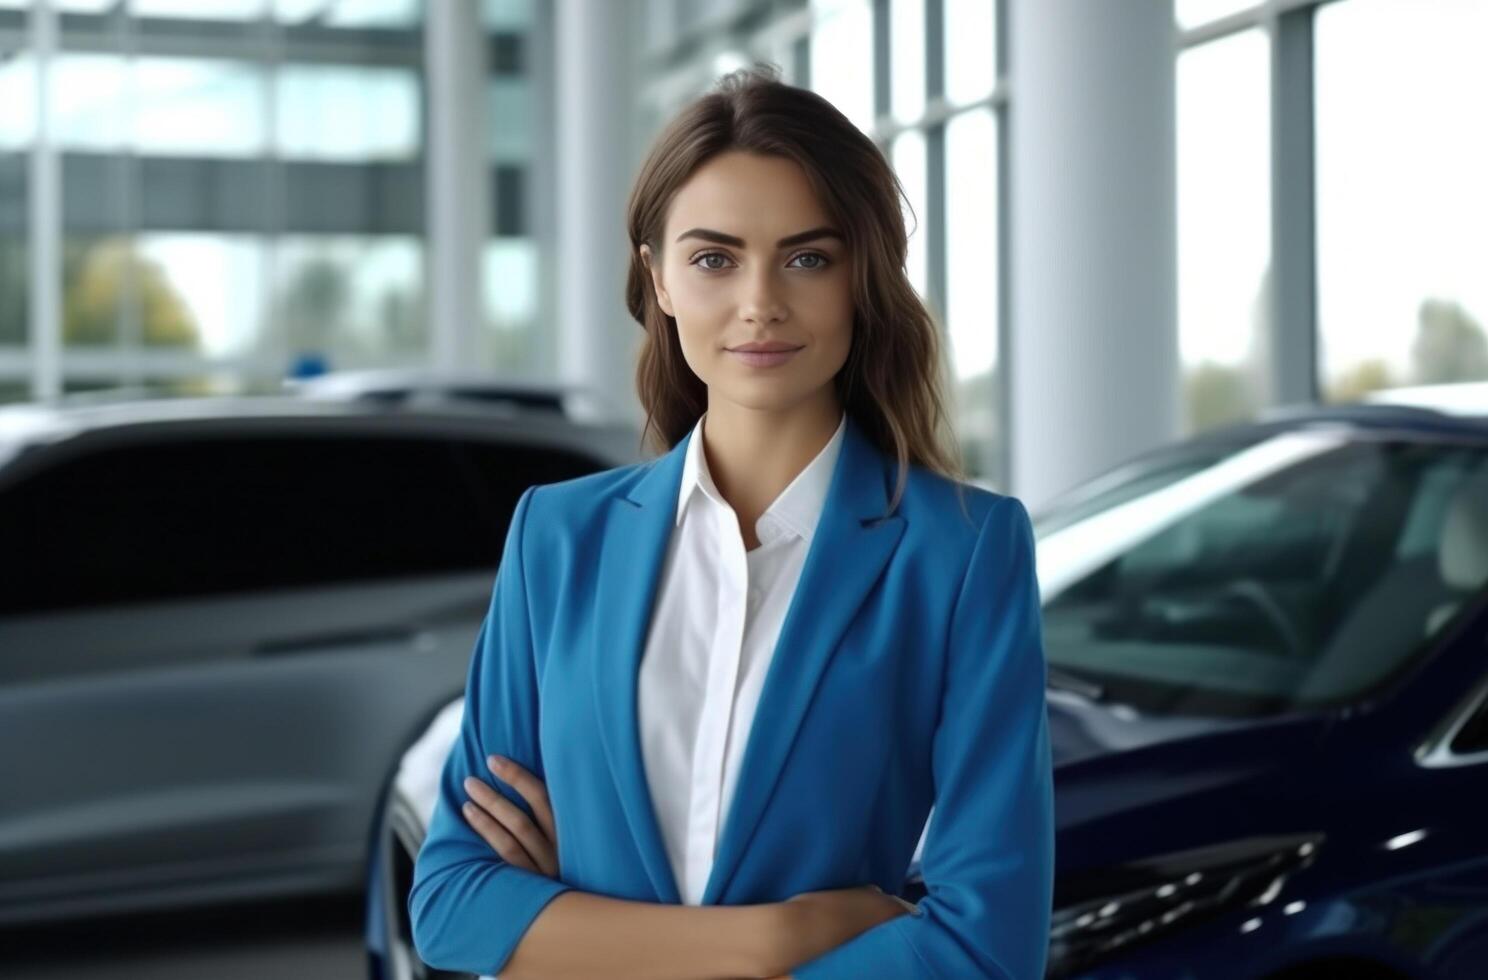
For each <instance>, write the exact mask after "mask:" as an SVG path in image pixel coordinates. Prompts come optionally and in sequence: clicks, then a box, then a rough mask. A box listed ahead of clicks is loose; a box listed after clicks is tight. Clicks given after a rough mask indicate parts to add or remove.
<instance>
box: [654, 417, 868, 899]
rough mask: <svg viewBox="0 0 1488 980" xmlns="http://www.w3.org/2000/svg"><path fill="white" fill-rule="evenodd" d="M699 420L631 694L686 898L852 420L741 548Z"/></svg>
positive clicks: (697, 887) (709, 863)
mask: <svg viewBox="0 0 1488 980" xmlns="http://www.w3.org/2000/svg"><path fill="white" fill-rule="evenodd" d="M706 418H707V414H706V413H704V415H703V417H702V418H700V419H698V422H697V425H696V426H694V427H693V430H692V437H691V441H690V442H689V444H688V446H687V457H686V461H685V462H684V464H683V468H682V484H681V488H680V490H679V492H678V500H677V519H676V525H675V529H674V530H673V532H672V537H671V541H670V543H669V544H668V546H667V554H666V558H665V561H664V563H663V566H662V570H661V580H660V582H659V583H658V586H657V598H656V604H655V607H654V610H653V613H652V617H651V623H650V626H649V632H648V634H647V639H646V649H645V651H644V652H643V655H642V657H641V668H640V677H639V681H638V693H637V710H638V713H639V721H640V737H641V752H642V756H643V758H644V764H645V770H646V777H647V782H648V784H649V786H650V790H651V800H652V803H653V805H654V807H655V810H656V816H657V820H658V822H659V824H660V828H661V834H662V838H663V840H664V841H665V843H666V849H667V857H668V859H669V860H670V861H671V865H672V873H673V875H674V876H675V878H676V881H677V888H678V890H679V891H680V893H681V897H682V902H683V904H686V905H699V904H701V902H702V897H703V890H704V888H705V886H706V885H707V883H708V874H709V872H710V871H711V870H712V868H713V855H714V853H715V851H716V850H717V845H718V838H719V835H720V834H721V833H722V831H723V822H724V820H725V819H726V817H727V814H728V811H729V803H730V801H731V800H732V799H733V795H734V785H735V782H736V780H737V778H738V774H739V763H740V762H741V761H742V759H743V756H744V748H745V746H746V744H747V743H748V739H749V729H750V726H751V724H752V723H753V721H754V712H755V708H756V707H757V706H758V704H759V696H760V690H761V688H762V687H763V686H764V681H765V675H766V672H767V671H768V670H769V669H770V661H771V660H772V659H773V657H774V655H775V644H776V641H777V639H778V638H779V635H780V627H781V625H782V623H784V621H785V613H786V610H787V609H788V608H789V606H790V600H791V596H792V595H793V594H794V593H795V590H796V582H797V581H798V580H799V579H800V577H801V567H802V565H803V564H804V563H805V560H806V552H807V550H808V548H809V547H810V545H811V538H812V535H813V534H814V533H815V531H816V525H817V520H818V518H819V517H820V516H821V510H822V506H823V504H824V503H825V501H826V497H827V486H828V484H829V483H830V482H831V478H832V471H833V469H834V468H835V465H836V462H837V455H838V452H839V451H840V450H841V447H842V436H843V431H844V430H845V429H846V426H847V415H846V414H844V415H843V416H842V421H840V422H839V423H838V424H837V431H836V432H835V433H834V434H833V435H832V438H831V439H830V440H828V442H827V444H826V445H825V446H824V447H822V450H821V452H819V453H817V455H816V458H815V459H813V460H812V461H811V462H810V463H808V464H806V467H805V469H803V470H802V471H801V472H800V473H798V474H797V475H796V477H795V479H794V480H792V481H791V483H790V485H789V486H787V487H786V488H785V489H784V490H782V491H781V492H780V495H779V496H778V497H776V498H775V500H774V502H773V503H771V504H770V506H769V508H768V509H766V510H765V512H764V513H763V514H762V515H760V518H759V520H758V521H757V522H756V523H755V536H756V537H758V539H759V542H760V544H759V546H758V547H757V548H755V549H754V550H753V551H746V550H745V548H744V536H743V533H742V531H741V530H740V527H739V518H738V515H737V514H736V513H735V512H734V510H733V508H732V507H730V506H729V504H728V502H727V501H725V500H724V498H723V495H722V494H721V493H719V492H718V488H717V486H716V485H715V484H714V483H713V478H712V476H711V475H710V474H709V473H708V460H707V456H706V454H704V452H703V422H704V421H705V419H706ZM786 655H789V652H788V651H787V654H786Z"/></svg>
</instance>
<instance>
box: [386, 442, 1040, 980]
mask: <svg viewBox="0 0 1488 980" xmlns="http://www.w3.org/2000/svg"><path fill="white" fill-rule="evenodd" d="M689 438H691V435H689V436H688V437H686V438H684V439H683V440H681V441H680V442H679V443H678V444H677V445H676V446H675V447H674V448H673V449H671V450H670V451H669V452H667V453H666V454H665V455H663V456H661V457H659V458H658V459H655V460H651V461H648V462H643V463H636V464H632V465H629V466H623V467H617V468H614V469H610V470H605V471H603V472H599V473H592V474H589V475H586V476H583V477H579V478H576V479H571V480H565V481H562V482H559V483H552V484H546V485H541V486H535V487H531V488H529V489H528V490H526V491H525V492H524V493H523V494H522V496H521V498H520V500H519V502H518V504H517V506H516V510H515V513H514V515H513V517H512V522H511V525H510V528H509V529H508V531H507V534H506V541H505V551H504V553H503V556H502V558H501V562H500V565H499V567H498V570H497V574H496V580H495V585H494V588H493V591H492V596H491V604H490V608H489V610H488V611H487V613H486V617H485V620H484V622H483V624H482V625H481V628H480V632H479V634H478V636H477V639H476V643H475V650H474V654H473V656H472V658H471V663H470V669H469V675H468V678H467V687H466V695H465V712H464V718H463V721H462V722H461V725H460V733H459V737H458V740H457V741H456V743H455V745H454V747H453V749H452V750H451V752H450V755H449V757H448V758H447V760H446V762H445V764H444V768H443V771H442V774H441V777H440V781H439V799H438V802H437V804H436V806H435V809H434V814H433V818H432V821H431V823H430V826H429V831H428V836H427V837H426V838H425V840H424V843H423V846H422V848H421V849H420V851H419V853H418V857H417V860H416V862H415V866H414V874H413V886H412V889H411V891H410V893H409V898H408V910H409V914H410V916H411V919H412V930H413V938H414V945H415V948H416V949H417V951H418V953H419V955H420V956H421V957H422V958H423V959H424V960H425V961H426V962H427V963H428V964H429V965H431V966H434V967H439V968H443V969H447V970H463V971H468V972H471V973H485V974H496V973H498V972H499V971H500V970H501V968H502V967H503V966H504V965H505V964H506V962H507V960H508V958H509V957H510V956H511V954H512V952H513V951H514V950H515V949H516V946H517V943H518V941H519V940H520V939H521V937H522V935H523V933H524V932H525V931H526V930H527V928H528V926H529V925H530V924H531V923H532V921H533V919H535V918H536V917H537V915H538V913H539V912H541V911H542V909H543V906H545V905H546V904H547V903H548V902H549V901H550V900H552V899H553V898H554V897H555V896H557V895H558V894H560V893H562V892H564V891H567V890H569V889H580V890H583V891H588V892H594V893H596V894H601V895H607V896H610V897H614V898H623V899H631V900H637V901H647V902H665V903H672V904H679V903H680V901H681V899H680V897H679V892H678V890H677V884H676V882H675V880H674V879H673V877H672V872H671V867H670V864H669V862H668V860H667V855H666V850H665V847H664V846H663V843H662V837H661V832H660V830H659V826H658V824H657V820H656V816H655V812H654V810H653V809H652V802H651V796H650V791H649V788H648V784H647V781H646V775H645V771H644V769H643V765H642V756H641V745H640V737H639V734H638V730H637V727H636V726H637V722H636V710H637V709H636V689H637V686H636V682H637V672H638V669H639V665H640V659H641V654H642V651H643V648H644V644H645V639H646V635H647V629H648V626H649V621H650V611H651V608H652V604H653V601H654V599H655V597H656V592H657V585H658V581H659V578H660V573H661V569H662V560H663V558H664V557H665V554H666V548H667V543H668V540H669V538H670V536H671V534H672V531H673V519H674V516H675V513H676V505H677V494H678V489H679V486H680V481H681V477H682V462H683V459H684V455H685V453H686V451H687V440H688V439H689ZM895 469H896V465H895V461H894V460H893V458H892V457H891V456H890V455H889V454H887V453H885V452H883V451H881V450H880V449H878V448H877V447H876V446H875V445H874V444H873V443H872V442H871V441H870V439H869V438H868V436H867V434H866V433H865V432H864V431H862V429H861V428H860V426H859V424H858V423H857V422H856V421H855V420H854V419H853V418H852V417H851V416H849V418H848V424H847V427H846V431H845V433H844V438H843V444H842V447H841V451H840V453H839V455H838V459H837V462H836V466H835V469H834V470H833V473H832V478H831V483H830V486H829V488H828V491H827V497H826V503H825V509H824V510H823V513H822V516H821V520H820V523H819V524H818V527H817V530H816V534H815V537H814V538H813V539H812V542H811V546H810V548H809V550H808V552H807V556H806V559H805V564H804V566H803V568H802V570H801V577H800V580H799V584H798V585H797V588H796V591H795V593H794V595H793V597H792V600H791V603H790V606H789V610H788V612H787V614H786V617H785V620H784V623H783V624H782V626H781V633H780V639H779V646H778V647H777V649H778V651H779V653H778V654H777V655H776V656H775V658H774V660H773V661H772V662H771V665H770V668H769V671H768V673H767V675H766V679H765V682H764V688H763V690H762V692H761V696H760V701H759V706H758V708H757V714H756V716H755V720H754V723H753V726H752V728H751V730H750V734H749V740H748V742H747V744H746V748H745V754H744V757H743V759H742V760H741V763H740V775H739V779H738V784H737V789H736V790H735V795H734V798H733V800H732V803H731V806H730V809H729V811H728V813H727V815H726V819H725V820H724V825H723V829H722V835H721V838H720V841H719V845H718V852H717V855H716V857H715V859H714V865H713V869H712V872H711V877H710V878H709V879H708V883H707V887H706V890H705V894H704V896H703V899H702V901H703V904H705V905H707V904H719V905H743V904H754V903H762V902H778V901H783V900H785V899H787V898H790V897H791V896H793V895H797V894H799V893H801V892H807V891H817V890H821V889H829V888H847V887H851V886H855V885H862V884H868V883H872V884H876V885H878V886H879V887H880V888H881V889H883V890H884V891H885V892H888V893H890V894H896V893H898V892H899V891H900V890H901V889H902V888H903V885H904V882H905V878H906V873H907V870H908V867H909V863H910V859H911V857H912V856H913V854H914V850H915V846H916V844H918V843H919V838H920V834H921V831H922V830H925V821H926V817H927V816H928V815H930V811H931V807H932V805H933V806H934V814H933V818H932V819H931V821H930V825H929V829H928V833H927V837H926V840H925V848H924V852H923V854H922V857H921V862H920V870H921V874H922V876H923V878H924V881H925V886H926V889H927V892H928V894H927V895H926V897H925V898H924V899H922V900H921V901H920V903H919V905H918V908H917V912H916V914H913V915H909V914H906V915H901V916H898V917H897V918H895V919H892V920H890V921H888V922H885V923H883V924H880V925H878V926H876V927H874V928H872V929H869V930H867V931H865V932H863V933H861V934H859V935H858V936H856V937H855V938H853V939H852V940H850V941H848V942H846V943H844V944H842V945H840V946H838V947H837V948H836V949H833V950H830V951H828V952H827V953H825V954H823V955H822V956H820V957H818V958H816V959H814V960H812V961H810V962H808V963H805V964H801V965H799V966H797V967H795V968H794V969H793V970H792V973H793V975H794V976H795V977H798V978H800V980H816V978H844V980H846V978H855V980H860V978H864V977H942V978H946V980H972V978H976V977H996V978H1002V980H1036V978H1041V977H1043V975H1044V966H1045V957H1046V953H1047V945H1048V940H1049V925H1050V915H1051V902H1052V897H1053V875H1054V821H1053V761H1052V755H1051V750H1050V743H1049V730H1048V717H1047V711H1046V702H1045V694H1044V683H1045V676H1046V674H1045V662H1044V651H1043V637H1042V624H1041V610H1040V603H1039V590H1038V583H1037V578H1036V574H1035V567H1034V537H1033V529H1032V526H1031V524H1030V522H1029V518H1028V512H1027V510H1026V509H1025V508H1024V505H1023V503H1022V502H1021V501H1020V500H1019V499H1018V498H1016V497H1012V496H1006V495H1002V494H997V493H993V492H990V491H987V490H983V489H981V488H979V487H974V486H970V485H966V503H967V509H968V510H969V511H970V516H971V518H972V520H971V521H970V522H968V520H967V515H966V514H965V513H963V511H962V510H961V507H960V505H959V502H958V499H957V494H956V492H955V488H956V486H957V484H956V482H954V481H952V480H949V479H947V478H945V477H942V476H940V475H939V474H935V473H933V472H931V471H929V470H926V469H923V468H921V467H919V466H912V467H910V469H909V476H908V485H907V487H906V489H905V493H904V497H903V498H902V500H901V501H900V504H899V507H898V508H897V510H896V511H895V513H894V515H892V516H890V517H888V518H887V519H886V520H882V521H876V520H875V518H877V517H879V516H880V515H882V514H884V513H885V511H886V510H887V507H888V503H889V499H890V495H891V493H892V490H893V480H894V471H895ZM491 753H496V754H499V755H505V756H508V757H510V758H512V759H515V760H516V761H517V762H519V763H520V764H522V765H523V766H525V767H526V768H528V769H529V770H531V771H532V772H533V773H534V774H536V775H537V776H538V777H539V778H541V779H543V780H544V781H545V782H546V783H547V787H548V795H549V799H550V801H551V803H552V807H553V813H554V819H555V822H556V825H557V834H558V856H559V861H560V869H559V874H558V877H557V878H556V879H555V878H549V877H547V876H545V875H541V874H537V873H534V872H531V871H528V870H526V869H524V868H519V867H516V866H514V865H510V864H508V863H506V862H505V861H503V860H502V859H501V858H500V857H499V856H498V855H497V854H496V853H495V851H494V850H493V849H492V848H491V846H490V845H489V844H487V843H486V842H485V841H484V840H483V839H482V838H481V837H480V836H478V835H477V834H476V833H475V831H474V830H473V829H472V828H471V827H470V826H469V824H467V823H466V821H465V820H464V818H463V817H462V816H461V815H460V805H461V804H462V803H463V802H464V801H465V800H466V799H467V798H468V795H467V794H466V792H465V790H464V788H463V785H462V784H463V781H464V779H465V777H467V776H475V777H476V778H477V779H481V780H483V781H485V782H487V783H488V784H492V785H494V786H495V787H496V788H497V789H498V790H499V791H501V792H503V793H504V794H505V795H506V796H507V797H508V798H509V799H511V800H512V801H513V802H514V803H516V804H517V805H518V806H521V807H522V808H523V809H524V810H527V811H528V812H529V813H530V808H528V807H527V806H526V803H525V801H523V800H522V798H521V796H520V795H518V794H517V793H516V791H515V790H512V789H511V788H510V787H508V786H507V785H506V784H505V783H502V782H500V781H499V780H496V779H495V778H494V777H492V776H491V775H490V771H489V770H488V769H487V768H486V766H485V758H486V756H487V755H488V754H491ZM637 939H638V941H639V940H640V939H641V937H637Z"/></svg>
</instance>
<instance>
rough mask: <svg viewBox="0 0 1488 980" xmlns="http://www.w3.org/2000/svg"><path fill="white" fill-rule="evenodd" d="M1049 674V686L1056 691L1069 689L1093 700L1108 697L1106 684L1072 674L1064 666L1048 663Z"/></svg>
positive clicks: (1101, 699)
mask: <svg viewBox="0 0 1488 980" xmlns="http://www.w3.org/2000/svg"><path fill="white" fill-rule="evenodd" d="M1046 666H1047V668H1048V674H1049V686H1050V687H1052V688H1054V689H1055V690H1056V691H1069V692H1070V693H1072V694H1078V695H1080V696H1081V697H1084V698H1089V699H1090V700H1091V701H1103V700H1105V697H1106V688H1105V685H1104V684H1097V683H1096V682H1095V681H1090V680H1086V679H1085V678H1083V677H1081V676H1079V675H1078V674H1072V673H1070V672H1069V671H1067V670H1065V669H1064V668H1063V667H1056V666H1054V665H1053V664H1046Z"/></svg>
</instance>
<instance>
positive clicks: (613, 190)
mask: <svg viewBox="0 0 1488 980" xmlns="http://www.w3.org/2000/svg"><path fill="white" fill-rule="evenodd" d="M553 14H554V43H555V55H554V62H555V63H554V70H555V92H554V103H555V124H556V127H557V133H556V139H555V150H556V153H557V159H556V160H555V161H554V162H555V166H556V169H557V180H556V187H555V190H556V201H555V211H556V220H557V226H558V231H557V248H556V254H553V255H547V256H544V257H543V260H544V261H547V262H552V263H555V265H554V272H553V277H552V282H553V283H554V286H555V289H556V292H557V297H556V299H557V302H556V313H557V323H555V324H554V325H553V329H555V330H556V331H557V341H558V342H557V366H558V377H559V380H560V381H561V382H563V383H565V384H570V385H578V386H582V387H584V388H586V389H590V390H591V391H592V392H593V393H594V395H595V396H596V397H597V398H598V399H599V400H600V401H601V402H602V403H604V404H606V405H609V406H613V410H614V412H615V416H614V418H615V420H616V421H629V422H633V423H636V424H639V423H640V422H641V421H642V420H643V419H644V413H643V412H642V411H641V407H640V400H639V399H638V398H637V396H636V391H635V355H636V352H637V351H638V350H639V348H640V342H641V339H642V336H643V334H642V331H641V327H640V324H638V323H636V322H635V321H634V320H632V319H631V318H630V315H629V314H628V313H627V312H626V310H625V273H626V268H627V263H628V260H629V249H630V242H629V238H628V237H627V236H626V231H625V201H626V196H627V195H628V193H629V190H630V183H631V181H632V179H633V178H634V175H635V162H634V158H635V155H636V153H635V147H634V146H633V145H632V143H633V142H634V141H635V139H636V138H637V134H635V133H634V132H633V129H634V127H633V125H632V123H633V121H634V119H635V117H636V111H635V108H634V106H635V99H634V97H633V93H634V92H635V84H634V78H633V76H632V70H633V59H634V54H633V52H634V50H635V48H634V45H633V43H632V41H633V37H632V30H633V25H634V24H636V23H639V22H642V21H643V18H642V17H641V14H642V10H641V9H640V5H639V4H638V3H636V2H635V0H557V2H556V3H555V5H554V11H553Z"/></svg>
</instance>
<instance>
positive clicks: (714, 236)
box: [677, 225, 843, 248]
mask: <svg viewBox="0 0 1488 980" xmlns="http://www.w3.org/2000/svg"><path fill="white" fill-rule="evenodd" d="M684 238H701V239H704V240H705V241H710V242H717V243H718V244H720V245H733V246H734V247H735V248H744V247H745V246H744V239H742V238H739V237H737V236H735V235H725V234H724V233H723V232H721V231H713V230H712V229H711V228H692V229H689V230H687V231H684V232H683V233H682V234H680V235H678V236H677V241H679V242H680V241H681V240H682V239H684ZM818 238H835V239H837V240H838V241H842V240H843V238H842V232H840V231H838V230H837V229H836V228H828V227H826V226H825V225H824V226H822V227H820V228H812V229H811V230H810V231H802V232H797V233H796V234H794V235H786V236H785V237H784V238H782V239H781V240H780V241H778V242H776V243H775V247H776V248H787V247H788V246H791V245H799V244H801V243H802V242H810V241H815V240H816V239H818Z"/></svg>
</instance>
